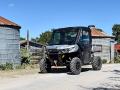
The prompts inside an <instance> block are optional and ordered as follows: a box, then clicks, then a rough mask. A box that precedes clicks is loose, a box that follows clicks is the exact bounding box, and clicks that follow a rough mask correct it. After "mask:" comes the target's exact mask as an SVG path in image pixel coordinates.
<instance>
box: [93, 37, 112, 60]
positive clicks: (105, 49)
mask: <svg viewBox="0 0 120 90" xmlns="http://www.w3.org/2000/svg"><path fill="white" fill-rule="evenodd" d="M111 41H114V40H113V39H111V38H93V39H92V44H93V45H101V46H102V48H101V49H102V50H101V51H100V52H96V53H95V56H100V57H101V58H102V59H106V60H108V62H109V61H110V54H111V60H113V59H114V43H112V42H111ZM110 48H111V50H110ZM110 51H111V53H110Z"/></svg>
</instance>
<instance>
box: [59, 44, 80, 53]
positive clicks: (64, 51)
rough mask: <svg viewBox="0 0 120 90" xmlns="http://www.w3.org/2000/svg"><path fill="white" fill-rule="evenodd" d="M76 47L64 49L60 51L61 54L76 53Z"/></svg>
mask: <svg viewBox="0 0 120 90" xmlns="http://www.w3.org/2000/svg"><path fill="white" fill-rule="evenodd" d="M78 48H79V47H78V45H73V46H70V47H68V48H66V49H62V51H61V52H62V53H72V52H76V51H77V50H78Z"/></svg>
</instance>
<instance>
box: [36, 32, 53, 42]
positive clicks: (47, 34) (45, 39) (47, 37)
mask: <svg viewBox="0 0 120 90" xmlns="http://www.w3.org/2000/svg"><path fill="white" fill-rule="evenodd" d="M51 35H52V32H51V31H46V32H44V33H42V34H40V36H39V37H37V38H36V41H37V42H38V43H41V44H46V43H47V42H48V41H49V40H50V38H51Z"/></svg>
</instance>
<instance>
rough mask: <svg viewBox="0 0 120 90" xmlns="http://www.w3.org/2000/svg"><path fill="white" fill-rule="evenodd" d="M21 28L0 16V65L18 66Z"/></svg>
mask: <svg viewBox="0 0 120 90" xmlns="http://www.w3.org/2000/svg"><path fill="white" fill-rule="evenodd" d="M20 28H21V27H20V26H19V25H17V24H15V23H13V22H11V21H9V20H7V19H5V18H3V17H1V16H0V64H6V63H13V64H20V63H21V62H20V43H19V40H20V31H19V29H20Z"/></svg>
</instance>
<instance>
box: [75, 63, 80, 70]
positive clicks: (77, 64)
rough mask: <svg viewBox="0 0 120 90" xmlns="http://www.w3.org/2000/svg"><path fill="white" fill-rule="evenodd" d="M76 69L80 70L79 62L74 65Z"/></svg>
mask: <svg viewBox="0 0 120 90" xmlns="http://www.w3.org/2000/svg"><path fill="white" fill-rule="evenodd" d="M76 69H77V70H80V63H79V62H77V63H76Z"/></svg>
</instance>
